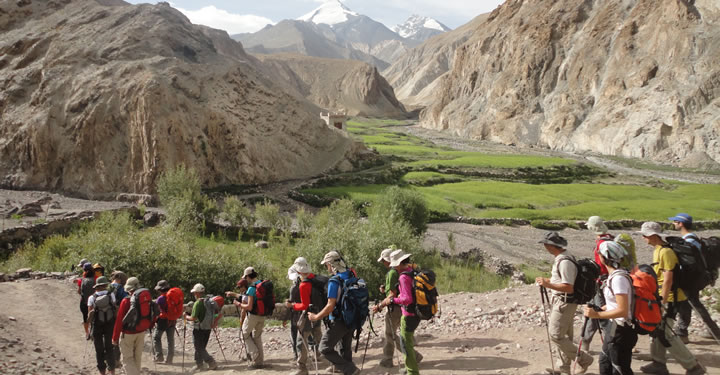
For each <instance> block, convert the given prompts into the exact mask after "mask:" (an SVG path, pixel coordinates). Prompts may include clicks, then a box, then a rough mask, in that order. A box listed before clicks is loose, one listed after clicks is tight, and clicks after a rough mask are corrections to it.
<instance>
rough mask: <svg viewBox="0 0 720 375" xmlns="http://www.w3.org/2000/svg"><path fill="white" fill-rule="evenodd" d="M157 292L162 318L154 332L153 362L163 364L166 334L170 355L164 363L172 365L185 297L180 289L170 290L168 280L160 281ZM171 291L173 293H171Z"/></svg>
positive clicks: (156, 287)
mask: <svg viewBox="0 0 720 375" xmlns="http://www.w3.org/2000/svg"><path fill="white" fill-rule="evenodd" d="M155 290H156V291H158V292H160V296H159V297H158V298H157V300H156V301H155V303H157V305H158V307H159V308H160V317H159V318H158V321H157V326H156V328H155V332H153V344H154V345H155V353H153V354H154V355H155V357H154V358H153V361H155V363H161V362H163V350H162V336H163V334H165V336H166V337H167V343H168V353H167V357H166V358H165V360H164V362H165V363H166V364H172V362H173V357H174V355H175V324H176V322H177V319H178V318H179V317H180V316H182V311H183V310H182V309H183V299H184V296H183V292H182V290H180V289H179V288H170V283H168V282H167V281H166V280H160V281H158V283H157V285H156V286H155ZM171 290H172V292H173V293H169V292H170V291H171ZM178 292H179V293H178Z"/></svg>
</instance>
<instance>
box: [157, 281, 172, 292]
mask: <svg viewBox="0 0 720 375" xmlns="http://www.w3.org/2000/svg"><path fill="white" fill-rule="evenodd" d="M155 290H157V291H163V290H170V283H169V282H167V280H160V281H158V282H157V285H155Z"/></svg>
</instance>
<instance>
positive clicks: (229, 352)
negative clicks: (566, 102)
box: [0, 280, 720, 375]
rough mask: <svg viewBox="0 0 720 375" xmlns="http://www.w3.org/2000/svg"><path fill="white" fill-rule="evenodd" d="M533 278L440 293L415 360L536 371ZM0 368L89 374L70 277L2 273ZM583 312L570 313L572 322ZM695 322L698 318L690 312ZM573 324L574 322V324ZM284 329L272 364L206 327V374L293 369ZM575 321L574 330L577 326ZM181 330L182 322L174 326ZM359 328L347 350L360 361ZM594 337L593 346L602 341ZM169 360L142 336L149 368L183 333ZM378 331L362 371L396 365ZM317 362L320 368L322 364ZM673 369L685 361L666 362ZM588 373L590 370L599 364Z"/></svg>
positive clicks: (428, 365)
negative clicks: (251, 357) (263, 364)
mask: <svg viewBox="0 0 720 375" xmlns="http://www.w3.org/2000/svg"><path fill="white" fill-rule="evenodd" d="M537 294H538V293H537V288H536V287H534V286H523V287H518V288H512V289H506V290H501V291H496V292H492V293H485V294H474V293H457V294H451V295H446V296H442V299H441V304H442V305H441V306H442V315H441V317H440V318H439V319H436V320H435V321H434V322H432V323H429V324H428V323H427V322H423V324H422V325H421V326H420V328H419V329H418V331H417V332H418V334H417V337H418V342H419V343H418V350H419V351H421V352H422V353H423V355H424V356H425V359H424V361H423V362H422V363H421V365H420V368H421V371H422V373H423V374H430V375H452V374H458V375H461V374H463V375H465V374H467V375H470V374H518V375H531V374H543V373H544V372H545V371H544V369H545V367H547V366H549V355H548V351H547V342H546V333H545V328H544V323H543V315H542V307H541V305H540V303H539V296H537ZM0 295H2V296H3V301H2V304H0V325H1V326H2V327H0V373H2V374H37V373H48V374H93V373H95V369H94V363H95V360H94V351H93V349H92V346H91V344H90V345H88V348H87V352H86V353H85V354H83V353H84V347H85V345H86V342H85V340H84V339H83V332H82V327H81V326H80V323H79V321H80V313H79V311H78V307H77V300H78V298H77V294H75V291H74V289H73V287H72V284H70V283H69V282H68V281H64V280H63V281H57V280H34V281H19V282H12V283H0ZM374 321H375V330H376V331H377V332H379V333H380V332H383V327H382V318H381V316H376V317H375V319H374ZM580 322H581V317H580V315H579V314H578V315H577V316H576V327H579V325H580ZM695 324H697V319H695ZM697 327H698V326H697V325H695V328H694V329H693V330H692V331H691V339H693V343H692V344H691V345H690V347H691V350H692V351H693V352H694V353H695V354H696V355H697V356H698V358H699V359H700V360H701V361H702V363H703V364H704V365H705V366H707V367H708V370H709V371H708V373H709V374H720V354H719V353H720V346H718V345H713V344H712V343H711V342H709V341H707V340H702V339H699V338H698V336H696V335H695V333H696V332H698V328H697ZM578 329H579V328H578ZM288 331H289V329H285V328H282V327H279V326H278V327H268V328H267V329H266V333H265V334H264V336H263V338H264V342H265V356H266V359H267V363H269V364H270V365H271V368H269V369H267V370H262V371H257V370H255V371H250V370H247V366H246V364H245V362H243V361H241V360H239V359H238V358H239V357H240V346H239V338H238V331H237V329H220V330H219V335H220V339H219V341H220V342H221V343H222V345H223V350H224V352H225V355H226V356H227V359H228V361H227V362H225V361H223V357H222V354H221V352H220V348H219V346H218V342H217V341H216V339H215V338H214V337H213V338H212V340H211V342H210V344H209V351H210V352H211V354H212V355H213V356H214V357H215V358H216V359H217V360H218V363H219V364H220V365H221V368H220V370H218V371H212V372H211V371H207V373H208V374H242V373H244V374H267V375H280V374H289V373H291V372H292V371H293V370H294V367H293V364H292V363H291V361H290V359H291V358H292V351H291V349H290V345H289V339H288V337H289V333H288ZM577 331H578V330H576V332H577ZM180 334H181V335H182V329H180ZM366 339H367V336H366V335H363V336H362V341H361V345H360V349H359V350H358V353H356V354H354V358H355V359H356V361H357V363H358V364H359V363H360V362H361V361H362V353H363V349H364V343H365V342H366ZM599 345H600V343H599V340H598V342H596V343H593V348H592V349H593V350H594V351H596V353H595V354H597V351H598V350H599ZM637 348H638V349H639V353H638V354H637V356H636V360H635V361H634V365H633V367H634V368H635V369H637V368H639V367H640V366H641V365H643V364H645V363H646V362H645V360H647V359H648V348H649V342H648V338H647V337H645V336H643V337H641V340H640V342H639V344H638V346H637ZM176 353H177V354H176V358H175V359H176V360H175V364H173V365H170V366H167V365H157V366H155V365H153V363H152V362H151V349H150V339H149V337H147V338H146V342H145V354H144V356H143V360H144V361H143V367H144V368H145V373H148V374H181V373H182V365H181V362H182V337H180V338H176ZM192 353H193V348H192V339H191V333H190V331H188V332H187V336H186V343H185V366H186V367H185V368H186V370H187V369H189V368H190V367H191V365H192V359H191V358H192ZM381 353H382V341H381V338H379V337H372V338H371V339H370V342H369V349H368V351H367V356H366V361H365V364H364V371H363V374H380V375H384V374H388V373H389V374H397V373H398V368H397V367H396V368H395V369H389V370H388V369H385V368H382V367H380V366H379V361H380V359H381V355H382V354H381ZM328 365H329V364H328V363H327V362H325V361H324V360H321V362H320V369H321V371H320V373H321V374H326V372H324V370H323V369H325V368H327V367H328ZM670 370H671V373H673V374H682V373H684V371H682V369H681V368H680V367H679V366H678V365H677V364H675V363H671V364H670ZM589 373H592V374H597V373H598V367H597V364H593V365H592V367H591V370H590V372H589Z"/></svg>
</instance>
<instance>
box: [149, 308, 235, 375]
mask: <svg viewBox="0 0 720 375" xmlns="http://www.w3.org/2000/svg"><path fill="white" fill-rule="evenodd" d="M212 331H213V333H214V334H215V340H217V343H218V347H220V353H222V356H223V360H224V361H225V364H228V360H227V357H225V351H224V350H223V347H222V343H220V337H219V336H218V333H217V329H216V328H212ZM151 332H152V331H151ZM175 332H176V333H177V335H178V337H180V331H178V329H177V327H175ZM186 332H187V321H186V320H185V314H184V313H183V345H182V372H183V374H184V373H185V337H186ZM153 355H155V348H154V347H153ZM155 371H157V367H156V369H155Z"/></svg>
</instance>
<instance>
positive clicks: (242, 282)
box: [235, 279, 248, 289]
mask: <svg viewBox="0 0 720 375" xmlns="http://www.w3.org/2000/svg"><path fill="white" fill-rule="evenodd" d="M235 285H237V287H238V288H245V289H247V288H248V282H247V280H245V279H240V280H238V282H237V284H235Z"/></svg>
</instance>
